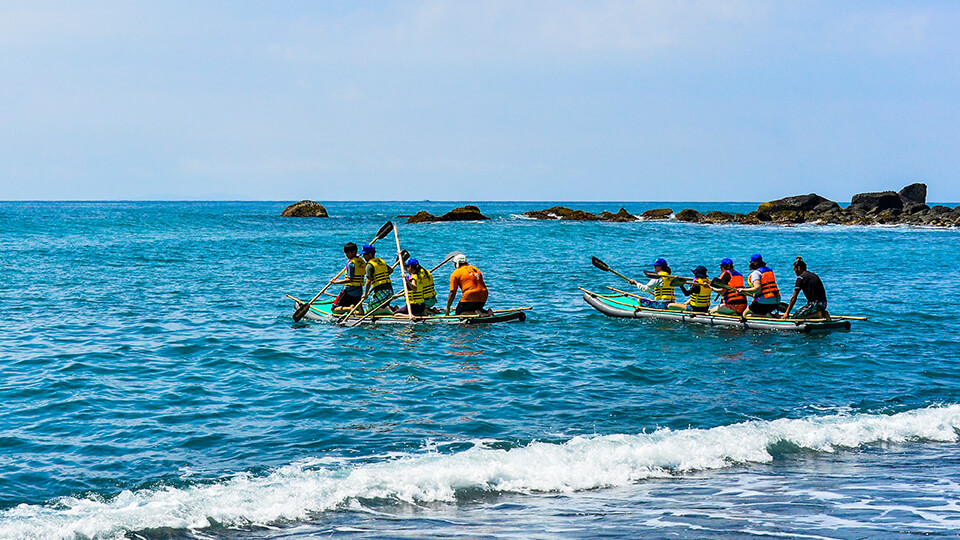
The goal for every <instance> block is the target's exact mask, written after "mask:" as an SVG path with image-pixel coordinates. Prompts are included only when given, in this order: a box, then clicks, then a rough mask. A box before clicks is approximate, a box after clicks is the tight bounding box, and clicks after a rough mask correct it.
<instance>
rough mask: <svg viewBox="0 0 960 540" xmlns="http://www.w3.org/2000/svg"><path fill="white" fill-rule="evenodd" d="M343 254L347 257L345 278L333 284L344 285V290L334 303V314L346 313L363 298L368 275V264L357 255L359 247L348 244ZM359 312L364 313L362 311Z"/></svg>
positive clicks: (344, 247)
mask: <svg viewBox="0 0 960 540" xmlns="http://www.w3.org/2000/svg"><path fill="white" fill-rule="evenodd" d="M343 254H344V255H345V256H346V257H347V265H346V267H345V268H344V277H343V279H337V280H334V281H332V282H331V283H333V284H335V285H343V290H342V291H340V294H339V295H337V299H336V300H334V301H333V307H332V309H331V311H332V312H333V313H346V312H348V311H350V310H351V309H353V306H355V305H357V304H359V303H360V300H361V299H362V298H363V278H364V276H365V275H366V274H365V272H366V269H367V262H366V261H365V260H363V257H360V256H358V255H357V245H356V244H354V243H353V242H347V244H346V245H345V246H343ZM357 311H360V312H361V313H362V310H361V309H358V310H357Z"/></svg>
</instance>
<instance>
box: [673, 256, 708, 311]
mask: <svg viewBox="0 0 960 540" xmlns="http://www.w3.org/2000/svg"><path fill="white" fill-rule="evenodd" d="M693 278H694V279H693V283H692V284H691V285H690V289H687V288H686V287H685V286H684V285H683V283H681V284H680V290H681V291H683V295H684V296H689V297H690V299H689V300H687V301H686V302H683V303H672V304H670V305H669V306H667V307H668V308H669V309H683V310H687V311H693V312H696V313H707V312H708V311H710V296H711V295H713V289H711V288H710V280H709V279H707V267H706V266H703V265H700V266H697V267H696V268H694V269H693Z"/></svg>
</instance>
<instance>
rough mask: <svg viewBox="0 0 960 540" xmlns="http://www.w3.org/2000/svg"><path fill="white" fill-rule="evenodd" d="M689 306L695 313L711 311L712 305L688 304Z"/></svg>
mask: <svg viewBox="0 0 960 540" xmlns="http://www.w3.org/2000/svg"><path fill="white" fill-rule="evenodd" d="M687 307H688V308H689V309H690V311H692V312H694V313H706V312H708V311H710V306H703V307H695V306H687Z"/></svg>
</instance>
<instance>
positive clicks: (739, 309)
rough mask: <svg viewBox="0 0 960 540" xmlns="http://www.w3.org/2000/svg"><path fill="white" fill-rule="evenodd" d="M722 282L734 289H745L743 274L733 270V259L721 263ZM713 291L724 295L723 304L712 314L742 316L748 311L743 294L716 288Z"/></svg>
mask: <svg viewBox="0 0 960 540" xmlns="http://www.w3.org/2000/svg"><path fill="white" fill-rule="evenodd" d="M720 281H721V282H722V283H723V284H724V285H726V286H728V287H733V289H741V288H743V286H744V282H743V274H741V273H740V272H737V271H736V270H734V269H733V259H727V258H724V259H723V260H721V261H720ZM713 290H714V291H716V292H718V293H720V294H721V295H723V303H722V304H720V305H719V306H716V307H714V308H713V309H711V310H710V312H711V313H722V314H724V315H742V314H743V312H744V311H746V309H747V297H746V296H744V295H743V294H742V293H741V292H739V291H737V290H730V289H724V288H722V287H714V288H713Z"/></svg>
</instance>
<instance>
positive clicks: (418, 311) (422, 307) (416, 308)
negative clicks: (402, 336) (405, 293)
mask: <svg viewBox="0 0 960 540" xmlns="http://www.w3.org/2000/svg"><path fill="white" fill-rule="evenodd" d="M410 309H412V310H413V314H414V315H423V312H424V311H426V310H427V305H426V304H410ZM406 312H407V304H403V305H402V306H400V307H399V308H398V309H397V310H396V311H394V313H406Z"/></svg>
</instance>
